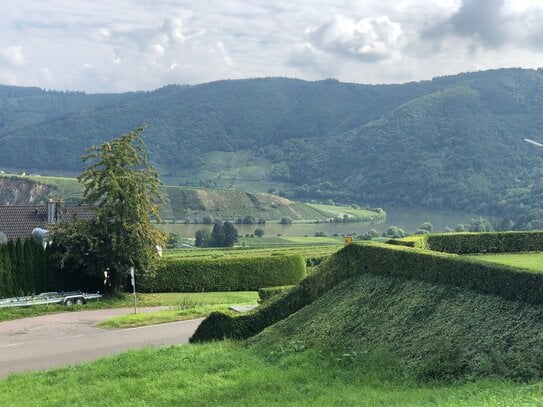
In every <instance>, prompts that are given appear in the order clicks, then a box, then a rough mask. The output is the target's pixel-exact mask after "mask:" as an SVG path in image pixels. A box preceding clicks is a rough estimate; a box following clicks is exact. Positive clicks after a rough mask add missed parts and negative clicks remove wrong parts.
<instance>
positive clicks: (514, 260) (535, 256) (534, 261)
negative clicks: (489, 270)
mask: <svg viewBox="0 0 543 407" xmlns="http://www.w3.org/2000/svg"><path fill="white" fill-rule="evenodd" d="M467 257H469V258H472V259H477V260H483V261H488V262H491V263H499V264H505V265H507V266H515V267H522V268H527V269H530V270H537V271H542V272H543V253H541V252H537V253H499V254H477V255H473V256H467Z"/></svg>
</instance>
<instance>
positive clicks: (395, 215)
mask: <svg viewBox="0 0 543 407" xmlns="http://www.w3.org/2000/svg"><path fill="white" fill-rule="evenodd" d="M383 209H384V210H385V211H386V212H387V219H386V220H381V221H375V222H348V223H320V224H292V225H280V224H277V223H268V224H266V225H235V226H236V229H237V230H238V233H239V234H240V235H242V236H243V235H245V234H247V233H248V234H252V233H254V231H255V229H256V228H260V229H264V235H265V236H269V237H270V236H277V235H281V236H314V235H315V233H316V232H319V231H321V232H326V233H327V234H328V235H332V234H334V233H337V234H340V235H341V234H351V233H353V232H356V233H357V234H363V233H366V232H367V231H369V230H370V229H376V230H377V231H378V232H384V231H386V230H387V229H388V228H389V227H390V226H400V227H401V228H402V229H404V230H406V231H408V232H410V233H414V232H415V231H416V230H417V229H418V228H419V226H420V224H421V223H423V222H430V223H431V224H432V225H433V231H434V232H443V231H444V230H445V228H446V227H449V228H451V229H454V228H455V227H456V226H457V225H458V224H459V223H462V224H468V223H469V222H470V220H471V219H472V218H476V217H478V216H477V215H473V214H466V213H464V212H459V211H450V210H446V211H445V210H431V209H424V208H393V207H388V208H386V207H385V208H383ZM160 227H161V229H164V230H166V231H168V232H173V233H176V234H178V235H180V236H181V237H187V238H193V237H194V235H195V233H196V231H197V230H199V229H209V230H211V229H212V228H213V225H202V224H188V225H186V224H182V223H176V224H166V225H160Z"/></svg>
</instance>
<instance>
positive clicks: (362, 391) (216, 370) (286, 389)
mask: <svg viewBox="0 0 543 407" xmlns="http://www.w3.org/2000/svg"><path fill="white" fill-rule="evenodd" d="M541 403H543V383H542V382H534V383H530V384H519V383H514V382H509V381H502V380H498V379H487V380H477V381H474V382H467V383H466V382H465V383H430V384H428V383H417V382H416V381H414V380H412V379H410V378H409V377H405V376H402V374H401V371H399V370H398V368H397V366H395V365H394V362H393V361H391V360H389V359H388V357H387V356H383V355H374V356H370V355H369V354H334V353H330V352H325V351H319V350H315V349H313V350H310V349H304V348H303V347H302V346H299V345H297V344H292V346H289V347H284V348H271V349H270V348H265V347H255V346H247V345H245V344H244V343H232V342H215V343H211V344H205V345H182V346H170V347H163V348H146V349H143V350H140V351H129V352H126V353H123V354H120V355H118V356H113V357H108V358H105V359H101V360H98V361H95V362H90V363H84V364H80V365H77V366H74V367H65V368H60V369H55V370H51V371H46V372H40V373H31V374H16V375H11V376H9V377H8V378H7V379H4V380H1V381H0V405H3V406H29V405H40V406H58V405H91V406H112V405H115V406H117V405H119V406H125V405H126V406H128V405H139V406H143V405H153V406H170V405H171V406H236V407H238V406H377V405H379V406H402V407H403V406H474V407H476V406H538V405H541Z"/></svg>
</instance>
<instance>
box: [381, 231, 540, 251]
mask: <svg viewBox="0 0 543 407" xmlns="http://www.w3.org/2000/svg"><path fill="white" fill-rule="evenodd" d="M389 243H392V244H396V245H403V246H408V247H417V248H421V249H429V250H433V251H436V252H446V253H456V254H469V253H513V252H532V251H543V232H542V231H531V232H487V233H441V234H429V235H422V236H415V237H410V238H407V239H401V240H390V241H389Z"/></svg>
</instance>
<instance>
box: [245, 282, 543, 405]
mask: <svg viewBox="0 0 543 407" xmlns="http://www.w3.org/2000/svg"><path fill="white" fill-rule="evenodd" d="M541 332H543V306H542V305H534V304H528V303H524V302H512V301H507V300H504V299H502V298H500V297H497V296H493V295H482V294H478V293H476V292H474V291H472V290H466V289H461V288H457V287H451V286H446V285H439V284H428V283H424V282H421V281H417V280H410V279H405V278H398V277H384V276H378V275H374V274H371V273H366V274H361V275H359V276H355V277H353V278H350V279H347V280H345V281H344V282H342V283H340V284H338V285H337V286H336V287H335V288H334V289H332V290H330V291H329V292H327V293H326V294H325V295H323V296H322V297H320V298H319V299H317V300H316V301H315V302H313V303H312V304H310V305H309V306H307V307H305V308H303V309H302V310H300V311H299V312H296V313H294V314H293V315H291V316H289V317H288V318H286V319H284V320H282V321H279V322H278V323H276V324H274V325H273V326H271V327H269V328H268V329H265V330H264V331H263V332H261V333H260V334H258V335H257V336H255V337H254V338H251V340H250V342H251V344H252V345H255V346H261V347H263V348H264V349H268V350H269V352H280V351H281V350H282V349H285V348H287V349H288V348H289V346H290V347H292V346H293V344H295V346H297V348H298V349H306V348H313V347H316V348H319V349H325V350H333V351H335V352H336V353H338V354H340V355H344V358H345V359H346V362H345V363H349V361H351V360H352V363H353V364H356V363H357V360H364V361H367V360H368V359H369V360H372V359H374V360H379V361H381V362H382V361H385V362H386V363H387V364H389V366H394V367H395V368H396V369H398V371H397V375H398V376H401V375H402V374H406V373H407V374H408V375H409V376H415V377H416V378H417V379H419V380H424V381H426V380H435V379H438V380H442V379H445V380H447V379H457V378H459V377H468V378H473V377H485V376H486V377H487V376H498V377H506V378H512V379H515V380H527V379H535V378H541V377H543V336H542V335H541ZM366 363H367V362H366ZM457 402H458V400H457ZM453 404H455V403H453ZM468 404H469V403H468Z"/></svg>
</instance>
